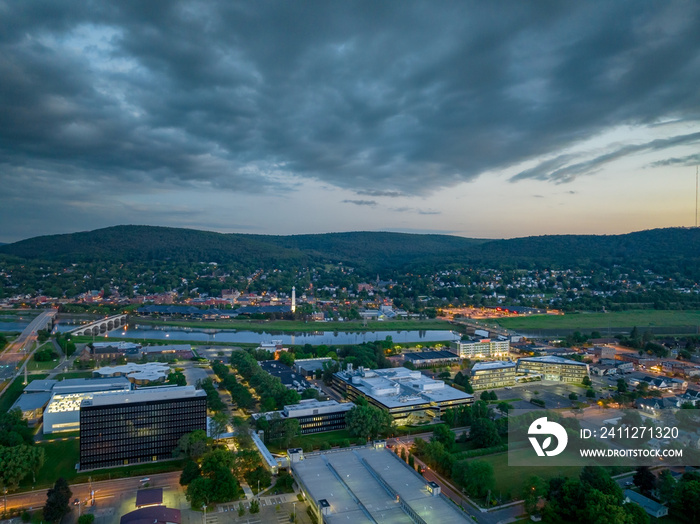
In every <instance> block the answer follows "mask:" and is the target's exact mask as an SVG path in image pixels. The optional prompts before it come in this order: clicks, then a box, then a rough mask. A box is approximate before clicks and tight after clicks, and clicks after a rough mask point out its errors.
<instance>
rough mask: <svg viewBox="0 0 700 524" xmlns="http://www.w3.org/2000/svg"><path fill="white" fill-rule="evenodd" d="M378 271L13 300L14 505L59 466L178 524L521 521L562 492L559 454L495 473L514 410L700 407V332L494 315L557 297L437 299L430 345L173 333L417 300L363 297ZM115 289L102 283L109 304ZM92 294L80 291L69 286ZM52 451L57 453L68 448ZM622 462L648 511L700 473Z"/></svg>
mask: <svg viewBox="0 0 700 524" xmlns="http://www.w3.org/2000/svg"><path fill="white" fill-rule="evenodd" d="M261 276H262V275H261ZM380 284H381V283H380ZM384 285H385V286H386V285H388V284H384ZM375 289H380V286H379V285H378V286H377V287H376V288H375V287H374V286H371V285H369V284H361V285H360V286H358V288H357V289H356V290H354V291H355V292H353V293H350V294H348V295H354V296H352V297H351V296H347V297H344V298H343V301H342V302H341V301H337V300H336V301H333V300H330V299H326V300H323V301H320V300H319V301H317V302H316V301H314V300H308V297H307V296H306V295H305V294H304V293H302V294H301V295H300V296H299V297H298V298H297V294H296V288H295V287H292V289H291V290H290V293H288V294H287V296H284V297H279V296H278V295H273V296H267V294H263V295H253V294H250V293H248V294H240V293H231V291H230V290H229V291H227V290H224V292H223V293H222V297H221V299H217V302H216V303H211V304H202V303H201V302H199V301H187V302H185V303H181V304H170V303H163V301H161V300H158V297H156V296H151V297H150V298H149V300H148V301H146V303H145V304H144V303H141V304H140V305H139V307H138V308H135V309H130V310H128V311H129V314H128V316H127V315H124V314H121V313H120V314H117V315H113V316H108V317H96V318H95V320H94V321H92V322H90V321H88V320H86V319H85V318H82V319H81V320H78V319H79V318H80V317H77V316H76V315H75V313H73V311H74V310H73V309H71V304H70V303H56V304H55V306H56V307H57V308H58V309H55V308H53V307H49V308H44V309H40V308H39V309H16V307H14V308H13V307H11V306H10V307H9V309H5V312H6V313H7V315H6V317H7V318H10V319H14V320H19V319H20V318H22V319H25V321H27V322H29V319H33V320H31V321H30V322H29V324H28V325H27V327H26V329H25V330H24V331H23V332H22V333H19V334H18V336H17V337H16V338H14V337H12V336H10V337H8V338H6V343H7V348H6V349H5V351H4V353H3V354H2V356H3V363H6V364H5V365H4V366H3V367H4V368H5V369H4V372H5V376H6V377H8V380H6V381H5V382H4V384H3V388H4V391H3V396H2V401H3V403H4V404H3V405H4V406H5V407H4V409H6V410H7V415H4V417H5V420H6V423H5V427H6V428H8V429H7V431H10V433H13V434H17V435H18V437H17V438H22V439H24V441H23V442H24V443H23V444H21V449H22V450H23V451H22V453H27V454H28V455H27V456H28V457H29V458H28V459H27V460H26V461H24V462H23V464H22V465H15V466H14V469H13V468H10V467H9V466H8V467H3V468H2V469H3V471H4V472H6V473H3V475H4V479H5V480H4V485H5V487H6V488H7V493H6V501H7V505H6V507H5V512H6V515H12V514H23V513H26V512H28V511H30V508H32V509H35V508H36V507H39V506H41V505H42V504H47V505H48V506H47V505H44V508H45V509H44V511H46V508H47V507H52V505H53V504H54V501H53V499H52V496H51V495H50V496H49V498H48V499H46V500H45V501H40V500H38V498H39V497H40V495H38V493H42V492H41V491H39V492H37V491H29V492H28V494H24V493H25V492H24V490H26V489H27V488H35V487H36V486H37V485H42V484H43V485H46V484H47V483H49V482H52V481H56V480H57V478H59V477H60V478H61V479H62V481H63V482H65V480H63V479H65V478H69V479H71V481H72V482H71V489H74V493H75V495H76V497H73V496H72V495H71V497H72V498H71V497H69V499H70V500H66V501H64V502H66V504H68V502H70V504H73V503H74V502H75V504H74V505H73V507H74V509H75V508H77V509H78V510H79V511H78V513H81V512H84V513H85V515H83V516H82V517H81V518H83V517H84V518H83V520H85V519H86V518H102V519H103V521H104V522H105V523H107V522H112V521H114V522H116V520H115V519H117V518H121V520H122V521H123V522H128V521H129V520H130V519H141V518H154V519H156V520H162V521H163V522H178V523H179V522H185V521H189V520H190V519H191V518H193V517H192V516H191V515H190V512H192V511H200V512H203V514H204V512H206V515H207V517H206V518H207V522H208V523H209V524H219V523H221V524H224V523H225V522H238V520H236V519H239V518H241V519H242V518H245V519H248V520H246V521H247V522H250V520H249V519H250V518H251V516H252V515H255V516H256V518H258V519H262V521H267V520H269V519H272V518H273V517H274V518H279V519H283V518H284V519H287V518H291V519H292V520H298V521H300V522H306V521H310V522H333V521H334V519H336V518H343V519H352V520H353V521H363V520H367V521H374V520H376V521H380V520H382V519H384V518H396V519H398V520H405V519H409V520H410V519H411V518H419V519H423V521H425V522H435V521H438V520H437V519H441V520H442V519H453V520H456V521H460V520H469V519H470V518H471V519H473V520H476V521H479V522H497V521H504V520H506V521H512V522H517V521H518V520H519V519H521V518H527V517H528V516H532V517H533V518H535V517H537V518H539V515H540V514H541V513H542V512H543V511H545V512H546V511H555V510H553V509H552V508H556V507H557V504H559V501H557V500H556V499H549V498H548V496H549V495H548V494H547V492H546V489H545V488H544V486H545V485H546V483H547V482H549V481H550V479H549V477H548V476H551V475H555V474H556V473H557V472H556V471H543V472H542V474H543V475H544V476H543V477H539V476H532V475H526V474H525V473H517V474H516V473H515V472H514V471H512V470H510V471H506V469H505V468H507V467H508V466H507V462H506V463H504V459H505V456H506V455H507V453H506V452H507V448H508V445H507V431H508V421H509V418H510V417H512V416H513V414H515V413H528V412H542V413H545V412H547V413H549V412H550V411H549V410H552V411H553V412H555V413H559V414H560V415H563V416H565V417H566V416H567V415H566V414H567V413H575V414H577V415H576V417H575V420H576V422H577V423H579V420H580V421H581V422H583V421H588V422H591V423H594V424H597V426H598V427H601V428H602V427H604V426H605V425H606V424H607V425H608V426H610V425H611V424H612V425H613V426H614V425H616V424H619V426H618V427H625V425H626V423H625V422H620V419H621V418H623V417H622V415H621V416H618V417H617V420H616V416H615V413H617V412H619V411H620V410H624V409H625V408H626V409H629V410H635V413H638V416H639V417H640V419H639V420H643V421H644V423H646V424H651V425H652V426H653V425H654V424H655V423H656V424H660V423H661V420H662V419H663V417H661V415H660V414H663V413H666V412H668V413H674V412H678V411H681V410H683V411H686V410H691V411H688V413H694V411H692V410H693V409H694V408H695V407H696V404H697V403H698V402H699V401H700V387H699V386H698V381H699V380H700V357H698V356H696V345H697V344H698V337H694V336H690V335H688V336H685V337H672V336H668V337H657V336H655V335H653V333H652V332H651V331H650V330H644V331H642V330H640V329H638V328H634V329H633V330H632V331H631V332H629V333H627V334H625V335H618V336H617V337H616V338H615V337H603V336H602V335H601V334H600V333H592V334H590V335H585V334H582V333H580V332H576V333H574V334H570V335H568V336H567V337H565V338H554V337H550V338H546V337H540V338H535V337H532V336H527V335H523V334H518V333H516V332H513V330H504V329H498V328H497V329H496V330H494V331H489V330H488V329H487V327H486V326H488V324H489V322H494V321H499V320H503V319H504V318H508V317H513V316H515V317H518V316H523V315H524V316H527V317H531V318H535V317H538V316H539V317H542V318H546V317H548V316H550V315H556V316H561V315H562V312H561V311H552V310H546V309H535V308H527V307H523V306H505V305H501V306H497V307H480V308H475V307H472V308H467V307H464V306H461V307H459V308H445V310H442V311H440V315H441V316H440V317H439V318H436V319H434V320H436V321H437V320H440V321H442V322H444V323H445V325H446V326H449V327H451V328H452V329H451V330H449V331H447V332H449V333H450V334H451V336H452V338H451V340H446V341H436V342H431V343H428V344H420V343H412V342H407V343H395V342H394V340H393V339H392V337H391V336H387V337H386V339H384V340H381V339H380V340H371V339H369V338H364V339H362V340H361V341H357V342H356V343H352V344H340V345H327V344H320V345H312V344H308V343H306V344H303V345H293V344H290V343H288V342H286V341H284V340H282V339H280V340H276V339H275V338H268V339H266V340H263V341H262V342H260V343H257V344H250V343H243V344H236V343H232V342H219V340H217V339H215V338H214V337H215V335H214V334H212V336H211V337H209V336H207V339H206V340H202V339H200V340H199V341H197V342H195V343H186V342H184V341H178V340H177V337H178V336H180V337H184V336H185V335H191V334H193V331H197V328H182V327H179V324H181V323H183V322H192V321H197V322H201V323H203V325H206V326H208V327H209V328H211V326H212V325H214V326H216V325H217V323H219V325H220V327H221V329H219V330H216V334H218V335H219V339H222V338H223V335H224V334H225V333H226V322H228V321H229V319H232V318H238V317H240V316H247V317H250V318H257V319H258V321H261V320H262V319H265V318H267V322H274V319H275V318H280V317H281V318H285V315H287V316H288V317H289V316H292V315H295V314H297V313H298V311H299V310H302V311H306V313H305V317H304V318H306V321H307V322H312V323H316V324H323V323H325V322H326V317H325V315H321V314H317V313H316V310H314V309H312V308H314V307H318V305H319V303H320V304H322V305H323V306H329V305H330V306H331V309H332V308H333V307H337V306H339V305H341V303H344V304H345V305H346V307H347V305H348V303H350V304H351V305H352V306H353V307H356V308H357V313H358V314H359V316H360V318H361V322H362V323H363V325H364V326H365V327H366V328H368V329H369V330H375V329H377V330H382V329H384V328H383V327H382V326H385V325H387V324H386V322H390V321H392V320H396V321H398V320H399V319H403V321H408V319H410V318H411V316H412V314H409V313H408V312H407V311H405V310H402V309H401V308H399V307H397V306H396V305H395V304H393V303H391V302H390V301H389V298H388V297H382V298H381V302H380V305H379V306H378V307H376V308H375V309H373V308H372V307H371V301H372V300H373V299H374V297H372V296H367V295H369V294H370V293H372V294H374V290H375ZM360 294H365V295H366V296H367V297H366V298H360V297H359V295H360ZM168 296H170V297H171V298H174V297H175V296H176V294H175V293H172V294H171V295H168ZM351 300H352V302H350V301H351ZM374 300H376V299H374ZM113 301H114V298H109V297H106V298H105V297H103V296H100V295H99V294H97V295H95V298H94V302H95V303H99V304H100V305H101V306H104V305H106V304H110V305H112V306H114V305H117V304H115V303H114V302H113ZM223 301H226V303H225V304H223V303H222V302H223ZM85 302H86V301H85V296H83V297H80V298H79V299H78V300H77V301H76V303H78V304H81V303H82V304H85ZM374 304H376V302H375V303H374ZM8 306H9V305H8ZM15 306H16V305H15ZM222 306H224V307H222ZM232 306H233V307H232ZM121 307H125V306H123V305H122V306H121ZM125 311H126V310H125ZM37 315H38V316H37ZM564 316H566V315H564ZM422 318H423V319H424V321H428V319H426V318H425V317H424V316H423V317H422ZM154 319H155V321H156V322H157V324H156V325H159V326H160V327H161V328H162V329H171V328H172V329H174V330H175V331H168V332H167V333H165V334H166V335H171V336H170V337H168V338H163V339H160V340H142V341H136V339H133V338H129V339H128V340H124V337H123V336H122V335H124V334H125V333H126V334H128V335H131V333H130V332H131V331H132V330H137V329H138V327H139V326H141V329H142V330H143V329H144V327H146V326H147V323H148V322H149V321H154ZM416 319H418V318H417V317H416ZM278 322H283V320H279V321H278ZM168 324H172V326H169V325H168ZM182 329H184V330H185V331H180V330H182ZM370 333H373V331H368V332H367V334H370ZM171 338H172V340H170V339H171ZM263 338H264V337H263ZM12 355H15V356H16V358H15V359H14V360H13V359H12V358H11V356H12ZM698 407H700V405H698ZM601 410H605V412H606V415H605V421H601V419H600V416H599V413H600V412H601ZM589 419H590V420H589ZM611 421H612V422H611ZM586 427H596V426H586ZM23 428H26V429H23ZM589 431H590V430H589ZM677 441H678V442H683V443H684V445H686V446H687V447H688V451H691V452H692V450H697V443H698V442H700V435H698V434H697V425H692V424H691V426H690V427H688V426H686V427H685V428H683V429H681V431H680V435H678V437H677ZM18 442H19V441H18ZM649 445H650V446H652V447H653V446H656V448H657V449H661V448H664V447H667V446H668V445H669V443H668V442H662V441H655V442H651V443H649ZM11 448H12V447H11V446H10V447H9V448H8V447H5V448H4V449H11ZM25 449H26V451H25ZM56 453H61V454H62V455H64V456H63V457H62V458H63V460H62V461H61V462H60V463H55V462H54V460H55V459H54V458H53V457H54V456H55V454H56ZM32 457H36V458H32ZM3 460H4V462H3V464H8V465H9V464H10V462H9V460H10V459H9V457H7V458H5V459H3ZM67 460H70V461H74V462H73V463H71V464H66V461H67ZM66 466H68V467H66ZM511 469H512V468H511ZM622 469H623V470H622V471H620V470H619V468H618V469H612V470H610V471H609V472H608V473H606V475H612V477H610V480H609V481H608V482H610V483H612V484H611V485H613V484H614V485H615V486H618V487H617V488H615V489H618V490H620V491H619V492H620V493H621V494H622V495H621V496H624V498H625V500H627V501H629V502H631V503H634V504H637V505H639V506H640V507H641V508H643V510H644V511H645V512H646V513H647V514H649V515H650V516H652V517H654V518H659V517H661V516H663V515H665V514H667V512H668V508H669V506H670V507H673V505H674V504H676V503H677V502H676V501H677V500H678V498H677V497H678V496H681V495H680V493H684V491H683V490H685V489H686V484H685V483H686V482H692V481H693V480H692V479H693V478H694V476H693V475H694V473H692V472H690V473H689V470H688V468H687V467H681V468H678V467H669V468H659V467H654V468H653V469H650V468H648V467H640V468H637V469H636V470H635V469H634V468H626V470H625V468H622ZM112 470H113V471H114V477H112V475H113V474H112V473H111V472H110V471H112ZM411 470H412V471H413V473H411ZM161 471H163V472H164V473H160V472H161ZM167 471H174V472H175V473H172V474H171V473H166V472H167ZM604 471H605V470H604ZM142 472H143V473H142ZM180 472H181V473H180ZM390 472H391V473H390ZM105 475H107V476H108V477H110V478H115V479H116V478H118V477H122V476H127V477H133V476H134V475H135V476H142V477H144V478H145V477H146V476H147V477H148V480H145V481H144V482H142V483H140V484H137V485H133V487H132V488H130V491H128V490H127V492H126V493H124V494H122V495H120V496H119V501H120V504H119V505H118V506H116V507H115V506H114V505H113V504H114V502H115V501H112V500H111V499H108V498H107V496H105V495H103V494H101V490H103V489H108V490H112V489H116V488H115V487H114V486H115V484H114V483H115V482H116V480H109V479H108V480H106V481H103V480H101V479H104V478H105ZM173 475H175V476H173ZM406 475H408V477H407V476H406ZM37 476H38V477H39V480H38V481H37ZM53 477H56V478H53ZM667 477H668V478H667ZM348 478H351V479H352V480H348ZM407 478H410V479H412V480H411V482H409V483H408V484H405V480H406V479H407ZM582 478H583V473H582ZM98 479H100V480H98ZM85 480H87V481H88V482H86V483H85V482H83V481H85ZM174 480H176V481H177V482H176V483H177V484H179V485H181V487H179V488H177V487H175V486H173V485H172V482H173V481H174ZM75 481H77V484H75ZM102 482H104V483H105V486H107V487H106V488H103V487H102V486H103V484H102ZM404 484H405V485H404ZM166 486H169V487H166ZM370 486H372V487H370ZM661 486H664V488H663V489H661ZM530 488H532V490H534V491H535V492H536V494H537V496H535V497H534V498H533V496H532V495H531V494H530V495H528V489H530ZM57 489H58V488H57V487H56V486H54V491H55V490H57ZM532 490H530V491H532ZM15 492H17V494H15ZM28 497H29V498H28ZM44 497H46V494H45V491H44ZM109 497H112V496H111V495H109ZM133 497H136V499H134V498H133ZM73 499H74V500H73ZM141 499H145V500H147V501H148V502H147V503H145V504H144V503H142V501H141ZM134 500H136V502H134ZM428 500H430V502H429V503H428ZM30 501H31V502H30ZM140 501H141V502H140ZM397 502H398V505H397V504H396V503H397ZM130 504H131V507H129V505H130ZM83 506H85V508H84V510H82V509H81V508H82V507H83ZM70 507H71V506H70V505H68V506H64V507H63V512H64V513H66V512H68V510H69V508H70ZM629 507H632V506H631V505H630V506H629ZM57 511H58V510H57ZM297 511H298V513H297ZM71 514H72V513H71ZM290 514H291V516H290ZM246 515H248V516H246ZM389 515H393V516H392V517H389ZM46 518H47V519H48V517H46ZM163 519H165V520H163ZM241 521H242V520H241ZM280 521H281V520H280ZM81 524H84V523H81Z"/></svg>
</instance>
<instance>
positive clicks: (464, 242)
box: [0, 226, 700, 271]
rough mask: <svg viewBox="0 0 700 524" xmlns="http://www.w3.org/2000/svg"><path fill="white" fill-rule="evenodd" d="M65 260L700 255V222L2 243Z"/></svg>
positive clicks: (676, 261) (392, 264)
mask: <svg viewBox="0 0 700 524" xmlns="http://www.w3.org/2000/svg"><path fill="white" fill-rule="evenodd" d="M3 254H4V255H10V256H15V257H20V258H23V259H30V260H47V261H61V262H66V263H70V262H74V263H75V262H90V261H111V262H128V261H139V262H143V261H156V260H175V261H182V262H218V263H229V262H237V263H240V264H243V265H246V266H259V267H265V266H268V267H271V266H280V265H294V266H298V265H307V264H319V263H343V264H346V265H350V266H353V267H357V268H360V269H366V270H369V271H374V270H380V269H421V268H423V267H425V268H432V269H433V270H434V269H435V268H437V267H442V266H448V265H452V264H460V265H463V264H473V265H481V264H487V265H504V264H505V265H511V266H521V267H527V266H531V265H533V264H536V265H544V266H552V265H554V266H562V267H576V266H582V265H588V264H589V263H601V264H604V265H609V264H614V263H635V264H647V263H652V264H653V265H658V264H662V263H673V265H675V266H682V265H684V264H697V263H698V262H700V229H695V228H669V229H654V230H648V231H640V232H636V233H630V234H625V235H549V236H538V237H525V238H515V239H509V240H484V239H469V238H462V237H455V236H449V235H414V234H404V233H385V232H353V233H326V234H319V235H291V236H272V235H270V236H267V235H247V234H221V233H212V232H208V231H196V230H192V229H176V228H166V227H154V226H115V227H109V228H106V229H99V230H96V231H89V232H83V233H72V234H67V235H50V236H42V237H36V238H30V239H27V240H22V241H20V242H16V243H14V244H6V245H2V246H0V255H3Z"/></svg>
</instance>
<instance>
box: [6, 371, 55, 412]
mask: <svg viewBox="0 0 700 524" xmlns="http://www.w3.org/2000/svg"><path fill="white" fill-rule="evenodd" d="M47 376H48V375H44V374H37V375H29V377H28V380H29V382H31V381H32V380H41V379H44V378H46V377H47ZM23 382H24V377H17V378H16V379H15V380H14V381H13V382H12V384H10V386H9V387H8V388H7V389H6V390H5V393H3V395H2V397H0V413H5V412H7V411H8V410H9V409H10V408H11V407H12V404H14V403H15V400H17V399H18V398H19V396H20V395H21V394H22V391H24V384H23Z"/></svg>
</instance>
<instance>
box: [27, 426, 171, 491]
mask: <svg viewBox="0 0 700 524" xmlns="http://www.w3.org/2000/svg"><path fill="white" fill-rule="evenodd" d="M62 436H65V435H60V434H59V435H57V438H60V437H62ZM36 445H37V446H38V447H40V448H43V449H44V453H45V454H46V460H45V461H44V467H43V468H41V471H40V472H39V474H38V475H37V478H36V485H35V487H36V488H47V487H51V486H53V484H54V482H56V479H58V478H59V477H63V478H65V479H66V480H68V482H70V483H79V482H87V481H88V478H89V477H92V480H93V481H97V480H108V479H116V478H124V477H131V476H134V475H154V474H156V473H166V472H168V471H177V470H180V469H182V467H183V465H184V463H183V461H182V460H168V461H164V462H155V463H148V464H138V465H132V466H124V467H120V468H111V469H101V470H95V471H89V472H84V473H80V472H78V471H76V469H75V465H76V464H77V463H78V462H79V460H80V440H78V439H75V438H72V439H70V440H54V441H51V442H40V443H37V444H36ZM31 487H32V478H31V476H29V477H27V478H25V479H24V481H22V483H21V484H20V490H21V491H24V490H27V489H31Z"/></svg>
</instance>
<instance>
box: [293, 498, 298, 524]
mask: <svg viewBox="0 0 700 524" xmlns="http://www.w3.org/2000/svg"><path fill="white" fill-rule="evenodd" d="M292 506H294V522H296V521H297V503H296V502H292Z"/></svg>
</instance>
